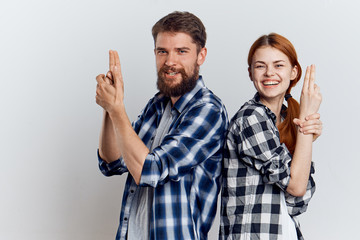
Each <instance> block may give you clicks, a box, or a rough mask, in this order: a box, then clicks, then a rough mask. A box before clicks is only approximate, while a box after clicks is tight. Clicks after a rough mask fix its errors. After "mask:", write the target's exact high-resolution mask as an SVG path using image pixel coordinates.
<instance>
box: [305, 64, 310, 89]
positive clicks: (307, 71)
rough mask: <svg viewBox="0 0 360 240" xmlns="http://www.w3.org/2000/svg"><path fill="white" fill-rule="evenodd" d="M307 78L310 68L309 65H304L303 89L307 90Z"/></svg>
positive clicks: (308, 77)
mask: <svg viewBox="0 0 360 240" xmlns="http://www.w3.org/2000/svg"><path fill="white" fill-rule="evenodd" d="M309 79H310V69H309V66H307V67H306V72H305V77H304V85H303V89H304V90H305V89H306V90H308V89H309Z"/></svg>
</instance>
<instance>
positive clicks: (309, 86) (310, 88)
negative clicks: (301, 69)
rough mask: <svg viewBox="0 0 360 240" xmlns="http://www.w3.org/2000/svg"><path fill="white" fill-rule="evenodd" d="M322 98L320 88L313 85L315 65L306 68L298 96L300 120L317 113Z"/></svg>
mask: <svg viewBox="0 0 360 240" xmlns="http://www.w3.org/2000/svg"><path fill="white" fill-rule="evenodd" d="M321 100H322V96H321V93H320V87H319V86H318V85H316V84H315V65H311V66H310V67H307V68H306V73H305V79H304V85H303V88H302V91H301V96H300V116H299V117H300V119H302V120H303V119H305V117H306V116H309V115H311V114H314V113H317V112H318V110H319V108H320V103H321Z"/></svg>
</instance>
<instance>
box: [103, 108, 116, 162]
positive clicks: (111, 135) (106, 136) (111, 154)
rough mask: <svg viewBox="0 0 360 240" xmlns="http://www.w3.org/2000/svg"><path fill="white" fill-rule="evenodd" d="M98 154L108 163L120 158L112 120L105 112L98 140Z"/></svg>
mask: <svg viewBox="0 0 360 240" xmlns="http://www.w3.org/2000/svg"><path fill="white" fill-rule="evenodd" d="M99 154H100V157H101V158H102V159H103V160H105V161H106V162H108V163H110V162H112V161H115V160H117V159H119V158H120V157H121V151H120V148H119V144H118V142H117V138H116V133H115V129H114V126H113V123H112V120H111V118H110V115H109V113H108V112H106V111H105V110H104V114H103V122H102V127H101V132H100V139H99Z"/></svg>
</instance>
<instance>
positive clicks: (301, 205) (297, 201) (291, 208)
mask: <svg viewBox="0 0 360 240" xmlns="http://www.w3.org/2000/svg"><path fill="white" fill-rule="evenodd" d="M314 173H315V166H314V162H311V169H310V176H309V181H308V185H307V187H306V193H305V195H304V196H302V197H294V196H292V195H291V194H289V193H287V192H285V201H286V205H287V206H288V212H289V214H290V216H297V215H300V214H301V213H303V212H306V209H307V207H308V205H309V202H310V200H311V198H312V196H313V195H314V193H315V189H316V186H315V181H314V179H313V178H312V174H314Z"/></svg>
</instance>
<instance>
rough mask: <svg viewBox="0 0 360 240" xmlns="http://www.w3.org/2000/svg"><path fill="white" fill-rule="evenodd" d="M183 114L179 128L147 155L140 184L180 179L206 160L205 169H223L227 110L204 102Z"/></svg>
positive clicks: (148, 184)
mask: <svg viewBox="0 0 360 240" xmlns="http://www.w3.org/2000/svg"><path fill="white" fill-rule="evenodd" d="M183 114H184V115H183V116H180V117H181V120H180V123H179V124H178V125H177V126H176V128H175V129H173V130H171V131H170V132H169V134H168V135H166V136H165V137H164V139H163V141H162V143H161V145H160V146H158V147H157V148H155V149H154V150H153V151H152V152H151V153H150V154H149V155H148V156H147V157H146V159H145V162H144V165H143V169H142V174H141V180H140V185H141V186H152V187H156V186H157V185H158V184H160V185H161V184H164V183H165V182H167V181H169V180H171V181H179V179H180V178H181V177H182V176H184V175H185V174H187V173H188V172H189V171H191V170H192V169H193V168H194V167H196V166H198V165H200V164H201V163H203V162H204V161H205V160H206V165H207V166H206V169H207V170H210V171H213V173H212V175H211V176H213V175H214V172H215V171H220V168H221V167H219V166H221V158H222V147H223V142H224V135H225V131H226V128H227V116H226V113H225V111H224V110H223V109H221V108H220V107H218V106H216V105H215V104H212V103H202V104H200V105H198V106H195V107H193V108H191V109H190V110H188V111H187V112H185V113H183ZM206 169H203V170H204V171H207V170H206ZM205 174H206V173H205ZM219 174H220V172H219Z"/></svg>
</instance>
